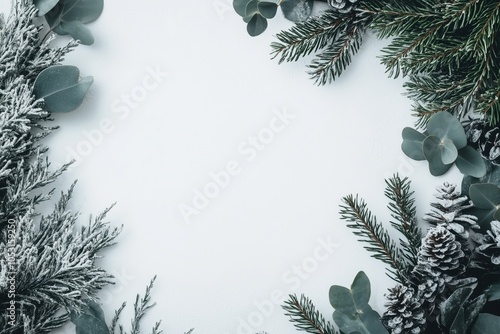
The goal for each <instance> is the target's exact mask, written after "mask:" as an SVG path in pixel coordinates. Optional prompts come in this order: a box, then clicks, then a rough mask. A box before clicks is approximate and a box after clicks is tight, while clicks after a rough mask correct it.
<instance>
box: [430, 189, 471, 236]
mask: <svg viewBox="0 0 500 334" xmlns="http://www.w3.org/2000/svg"><path fill="white" fill-rule="evenodd" d="M456 188H457V187H456V185H454V184H450V183H447V182H445V183H444V184H443V185H442V186H439V187H437V191H438V193H437V194H435V195H434V196H435V197H436V198H437V201H436V202H434V203H431V206H432V209H431V212H429V213H427V214H426V215H425V216H424V220H426V221H428V222H429V223H431V224H434V225H443V226H445V227H446V228H447V229H448V230H450V231H451V232H452V233H454V234H455V235H456V236H458V237H460V238H461V239H464V240H467V239H468V238H469V232H468V230H469V228H473V229H476V228H479V225H478V224H477V217H475V216H473V215H468V214H464V213H463V211H464V210H466V209H469V208H471V207H472V206H473V205H472V202H471V201H470V200H469V198H468V197H467V196H465V195H464V196H462V195H461V193H460V192H459V191H457V189H456Z"/></svg>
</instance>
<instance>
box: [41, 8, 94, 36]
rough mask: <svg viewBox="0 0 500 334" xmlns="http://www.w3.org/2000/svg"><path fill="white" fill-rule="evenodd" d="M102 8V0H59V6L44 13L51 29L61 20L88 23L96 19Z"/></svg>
mask: <svg viewBox="0 0 500 334" xmlns="http://www.w3.org/2000/svg"><path fill="white" fill-rule="evenodd" d="M103 8H104V0H61V2H60V5H59V6H56V7H54V8H53V9H52V10H51V11H49V12H48V13H47V14H46V15H45V19H46V20H47V23H48V24H49V26H50V27H51V29H54V28H55V27H57V26H59V25H60V24H61V22H70V21H80V22H82V23H90V22H92V21H95V20H97V18H98V17H99V16H100V15H101V13H102V10H103ZM54 31H56V30H55V29H54ZM56 32H57V31H56Z"/></svg>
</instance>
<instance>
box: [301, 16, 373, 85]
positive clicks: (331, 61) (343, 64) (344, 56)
mask: <svg viewBox="0 0 500 334" xmlns="http://www.w3.org/2000/svg"><path fill="white" fill-rule="evenodd" d="M349 28H350V29H349V30H345V31H341V32H339V34H338V36H337V38H336V39H335V40H334V41H333V42H332V43H331V44H330V45H328V47H327V48H326V49H325V50H324V51H323V52H322V53H320V54H319V55H317V56H316V58H315V59H314V60H313V61H312V63H311V64H310V65H309V66H308V67H309V68H310V69H312V70H311V71H309V74H311V75H312V77H313V79H315V82H316V83H318V84H320V85H325V84H326V83H330V82H332V81H334V80H335V79H336V78H337V77H338V76H340V75H341V74H342V72H343V71H344V70H345V69H346V68H347V66H348V65H349V64H350V63H351V57H352V55H354V54H355V53H356V52H357V51H358V50H359V47H360V45H361V43H362V39H363V36H364V33H365V31H364V29H362V28H361V27H360V26H358V25H353V26H350V27H349Z"/></svg>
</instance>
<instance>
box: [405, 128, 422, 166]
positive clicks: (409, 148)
mask: <svg viewBox="0 0 500 334" xmlns="http://www.w3.org/2000/svg"><path fill="white" fill-rule="evenodd" d="M402 136H403V143H402V144H401V149H402V150H403V153H404V154H406V155H407V156H408V157H409V158H411V159H414V160H425V156H424V151H423V142H424V140H425V137H426V136H425V135H424V134H422V133H420V132H418V131H417V130H415V129H412V128H409V127H406V128H404V129H403V132H402Z"/></svg>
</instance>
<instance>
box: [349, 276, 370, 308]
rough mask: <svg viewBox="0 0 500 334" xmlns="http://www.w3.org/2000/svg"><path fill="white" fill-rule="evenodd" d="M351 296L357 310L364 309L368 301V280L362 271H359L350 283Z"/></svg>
mask: <svg viewBox="0 0 500 334" xmlns="http://www.w3.org/2000/svg"><path fill="white" fill-rule="evenodd" d="M351 291H352V298H353V300H354V303H355V304H356V308H357V309H358V310H364V309H365V308H366V307H369V306H368V302H369V301H370V293H371V287H370V280H369V279H368V277H367V276H366V274H365V273H364V272H363V271H360V272H359V273H358V274H357V275H356V277H355V278H354V281H353V282H352V285H351Z"/></svg>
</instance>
